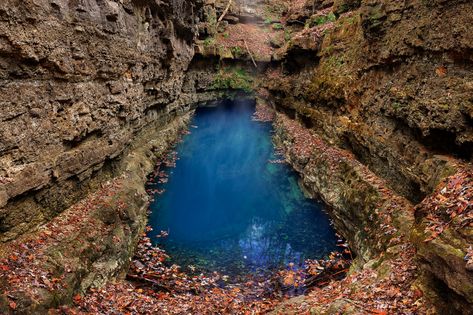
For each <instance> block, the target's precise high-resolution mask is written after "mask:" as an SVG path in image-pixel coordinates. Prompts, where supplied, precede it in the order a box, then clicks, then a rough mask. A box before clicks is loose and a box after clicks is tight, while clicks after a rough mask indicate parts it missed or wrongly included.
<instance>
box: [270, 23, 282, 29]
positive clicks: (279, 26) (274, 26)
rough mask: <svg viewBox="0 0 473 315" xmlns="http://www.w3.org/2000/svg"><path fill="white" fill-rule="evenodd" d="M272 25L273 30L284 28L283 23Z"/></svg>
mask: <svg viewBox="0 0 473 315" xmlns="http://www.w3.org/2000/svg"><path fill="white" fill-rule="evenodd" d="M272 27H273V30H282V29H284V26H283V25H282V24H281V23H274V24H273V26H272Z"/></svg>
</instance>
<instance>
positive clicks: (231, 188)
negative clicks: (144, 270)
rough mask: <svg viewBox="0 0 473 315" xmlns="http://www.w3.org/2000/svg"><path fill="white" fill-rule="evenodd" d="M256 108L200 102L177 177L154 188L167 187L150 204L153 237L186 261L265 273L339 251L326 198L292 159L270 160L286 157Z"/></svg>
mask: <svg viewBox="0 0 473 315" xmlns="http://www.w3.org/2000/svg"><path fill="white" fill-rule="evenodd" d="M253 112H254V104H252V103H251V102H250V101H245V100H240V101H238V100H237V101H234V102H223V103H222V104H221V105H220V106H218V107H216V108H199V109H198V110H197V112H196V115H195V116H194V118H193V121H192V123H191V125H193V126H192V127H191V128H189V130H190V131H191V132H192V133H191V134H189V135H186V136H185V137H184V138H183V142H181V143H180V144H178V146H177V148H176V151H177V152H178V157H179V159H178V160H177V161H176V167H175V168H164V170H166V171H167V172H168V174H169V181H168V182H167V183H165V184H151V185H150V187H149V188H150V189H156V188H160V189H161V188H164V189H165V190H166V191H165V192H164V193H163V194H162V195H156V196H155V201H154V202H153V203H152V204H151V206H150V208H151V214H150V225H151V226H152V227H153V229H154V231H153V232H151V237H152V240H153V241H154V242H156V243H157V244H158V245H160V246H161V247H164V249H165V250H166V251H167V252H168V254H170V256H171V257H172V261H173V262H174V263H177V264H179V265H181V266H182V267H186V266H189V265H192V266H195V267H197V270H206V271H208V270H217V271H220V272H222V273H224V274H228V275H242V274H245V273H261V272H264V271H267V270H271V269H274V268H281V267H284V266H286V265H287V264H289V263H291V262H292V263H294V264H295V266H302V265H303V262H304V260H305V259H308V258H310V259H314V258H323V257H324V256H325V255H327V254H328V253H329V252H331V251H334V250H336V247H335V245H336V240H337V238H336V236H335V232H334V230H333V228H332V227H331V226H330V222H329V219H328V217H327V215H326V214H325V213H324V212H323V211H322V209H323V207H324V206H323V204H321V203H320V202H317V201H315V200H309V199H307V198H305V197H304V195H303V193H302V192H301V190H300V188H299V186H298V183H297V182H298V176H297V174H296V173H295V172H294V171H293V170H292V169H291V168H290V166H288V165H286V164H272V163H270V162H269V160H275V159H278V158H279V159H280V158H281V157H279V156H277V155H276V154H275V150H274V147H273V144H272V142H271V132H272V126H271V124H270V123H261V122H255V121H252V119H251V116H252V114H253ZM162 170H163V168H162ZM161 230H164V231H169V236H168V237H167V238H164V239H161V238H156V234H158V233H159V231H161Z"/></svg>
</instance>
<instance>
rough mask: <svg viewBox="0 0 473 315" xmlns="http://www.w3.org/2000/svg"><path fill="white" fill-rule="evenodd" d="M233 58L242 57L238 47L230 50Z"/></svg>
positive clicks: (241, 50) (241, 51) (240, 49)
mask: <svg viewBox="0 0 473 315" xmlns="http://www.w3.org/2000/svg"><path fill="white" fill-rule="evenodd" d="M230 51H231V52H232V55H233V57H234V58H239V57H241V56H242V55H243V49H242V48H241V47H240V46H235V47H232V48H230Z"/></svg>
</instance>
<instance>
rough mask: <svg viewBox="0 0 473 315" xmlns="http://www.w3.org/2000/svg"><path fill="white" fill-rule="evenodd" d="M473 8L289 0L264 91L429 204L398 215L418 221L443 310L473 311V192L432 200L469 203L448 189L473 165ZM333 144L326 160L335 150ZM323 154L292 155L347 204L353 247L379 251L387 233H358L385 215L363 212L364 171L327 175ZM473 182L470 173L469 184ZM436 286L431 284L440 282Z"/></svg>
mask: <svg viewBox="0 0 473 315" xmlns="http://www.w3.org/2000/svg"><path fill="white" fill-rule="evenodd" d="M472 18H473V3H472V2H471V1H465V0H458V1H441V0H439V1H420V0H407V1H394V0H363V1H348V0H339V1H318V0H316V1H301V2H298V5H296V4H293V5H292V6H289V9H288V11H287V14H286V19H285V24H284V28H285V29H284V32H285V34H288V36H287V37H286V39H285V43H284V45H283V46H282V47H281V48H280V49H278V51H276V52H275V54H274V55H273V62H277V63H276V64H275V66H273V67H270V68H269V69H268V70H267V72H266V74H265V75H264V77H263V80H261V82H260V94H261V95H262V96H265V97H266V99H267V100H268V101H269V102H270V103H271V104H273V105H274V106H275V107H276V108H277V109H278V110H279V111H280V112H284V113H286V114H287V115H288V116H289V117H291V118H293V119H296V120H298V121H300V122H302V123H303V124H304V125H305V126H306V127H307V128H308V129H310V130H312V132H314V133H315V135H316V136H317V137H319V139H320V140H321V141H323V142H324V143H326V144H328V145H329V146H333V147H335V148H339V149H342V150H346V151H347V152H349V153H350V154H353V156H354V157H355V158H356V159H357V160H358V161H359V162H361V163H362V164H363V165H364V166H367V167H368V168H369V170H370V171H372V172H373V174H374V175H375V176H377V177H379V178H381V179H382V180H383V181H384V182H385V183H386V184H387V187H388V188H389V189H391V190H392V192H393V193H395V195H398V196H402V197H404V198H406V199H407V200H408V201H409V202H410V203H412V204H413V205H418V206H417V207H416V209H423V211H419V210H417V211H416V222H413V221H412V207H410V206H402V207H401V209H400V210H399V211H395V212H393V213H392V215H391V218H392V219H395V215H396V213H402V210H403V211H406V213H408V216H409V217H410V219H409V220H400V221H399V222H404V223H402V224H400V225H399V226H403V228H404V230H405V233H404V235H405V236H407V235H408V234H409V230H411V231H414V232H413V234H414V235H413V236H412V237H411V239H410V240H409V241H408V242H410V243H411V244H414V245H415V246H416V249H417V251H418V254H417V263H418V267H419V272H420V273H422V274H423V276H424V277H425V278H423V280H421V281H420V282H422V283H423V285H425V286H428V285H430V286H431V287H430V289H432V288H433V289H434V291H438V292H440V296H437V298H432V297H431V296H429V298H431V300H430V302H429V303H432V301H433V302H435V303H436V304H437V302H439V303H438V305H440V306H439V307H440V308H439V310H441V312H447V313H448V312H456V313H461V312H463V313H465V314H470V313H471V311H470V310H469V309H468V307H467V306H468V305H471V301H472V294H471V270H469V269H468V268H470V267H468V266H467V264H468V262H467V260H468V257H470V256H471V254H470V252H471V248H470V247H469V244H471V243H472V239H471V235H472V234H471V231H472V227H471V224H468V223H462V224H458V225H455V224H454V223H452V222H456V221H459V222H463V221H462V220H468V216H469V215H470V216H471V207H472V205H471V201H470V202H469V205H468V206H467V209H469V210H468V211H470V212H468V211H467V212H468V213H470V214H463V211H464V210H463V208H462V210H461V211H460V212H458V213H453V214H452V213H451V212H452V211H453V210H452V209H453V208H449V210H445V209H446V208H445V206H444V205H442V207H440V206H438V207H436V206H435V205H433V203H432V202H431V201H429V200H437V199H438V200H441V202H440V203H441V204H444V203H445V204H447V205H451V204H463V203H464V202H463V201H462V200H463V199H461V198H459V197H458V196H456V195H455V194H450V193H449V191H448V190H447V193H445V189H444V187H445V185H446V183H447V182H448V181H445V178H447V177H448V176H452V177H451V178H457V177H458V175H455V174H463V173H466V174H470V175H468V176H471V161H472V158H473V155H472V154H473V151H472V150H473V138H472V135H473V120H472V118H473V116H472V113H473V90H472V89H471V83H472V82H473V76H472V73H473V72H472V71H471V70H472V67H473V59H472V54H471V52H472V49H473V46H472V45H473V38H472V37H471V36H472V34H473V32H472V30H473V28H472V25H473V24H472V22H473V20H472ZM301 22H302V23H301ZM283 140H284V139H283ZM286 140H287V139H286ZM287 141H288V142H291V141H289V140H287ZM322 152H324V154H321V156H322V157H323V158H320V159H322V161H325V160H326V159H328V158H329V157H330V154H329V151H328V150H327V154H325V150H322ZM312 159H313V160H315V161H316V162H317V163H312V164H310V163H309V164H308V166H306V165H305V164H301V162H300V160H301V159H300V157H298V156H297V154H296V155H294V156H292V159H291V161H292V162H294V161H296V168H299V171H300V172H301V173H302V174H303V179H304V182H305V183H308V185H309V186H310V188H311V190H312V192H313V193H314V194H320V195H321V196H322V197H323V198H325V199H326V200H327V201H328V203H329V204H333V205H334V206H335V210H334V211H333V212H334V213H333V215H332V216H333V217H334V219H335V221H336V222H337V221H338V222H339V225H338V226H340V228H341V230H343V231H345V232H347V233H348V235H347V237H348V239H349V240H350V241H351V243H352V246H353V248H354V249H355V250H357V251H358V253H359V254H360V255H362V256H363V257H365V256H366V254H367V253H368V252H369V251H373V250H374V252H376V250H377V249H378V248H377V247H376V246H373V244H370V242H374V243H375V241H376V240H378V239H379V238H380V237H379V236H377V235H382V234H381V233H377V232H374V234H373V235H371V236H369V235H368V237H361V238H360V237H358V239H357V236H359V235H364V236H366V235H365V232H366V231H372V232H373V231H376V229H377V228H382V226H383V225H382V224H381V223H375V225H374V229H373V226H371V227H370V226H367V227H366V228H367V229H364V228H363V227H364V225H363V224H369V222H370V217H369V216H367V217H364V218H363V215H365V214H366V213H367V212H366V206H368V205H369V204H370V202H369V200H368V201H366V200H365V201H363V202H361V203H360V204H359V205H358V206H354V205H356V202H357V198H363V196H364V195H363V193H362V191H364V192H365V194H369V191H370V190H368V189H364V190H362V191H358V192H357V193H356V194H353V192H356V191H357V190H356V189H354V188H353V187H350V186H353V185H354V184H353V182H355V184H356V183H357V181H353V178H352V176H351V175H350V174H351V173H350V171H349V170H347V174H346V176H344V177H343V178H342V179H343V181H342V183H337V181H338V178H337V176H335V175H330V176H327V175H326V173H327V172H328V171H332V169H330V168H327V166H326V165H324V164H323V163H321V162H320V161H319V160H320V159H319V158H318V157H317V156H316V155H315V157H312ZM305 163H307V161H306V162H305ZM327 170H328V171H327ZM468 176H467V177H468ZM362 178H365V177H364V176H362ZM368 178H369V177H368ZM365 179H366V178H365ZM344 181H345V182H344ZM454 186H455V185H454ZM355 188H356V187H355ZM470 188H471V187H470V186H469V185H467V184H465V187H463V190H464V191H470ZM337 190H339V191H337ZM444 194H445V195H446V197H445V196H443V195H444ZM426 197H427V198H426ZM442 197H445V199H442ZM424 198H425V199H424ZM388 200H394V198H392V197H389V198H388ZM398 204H399V203H398ZM434 208H435V211H437V212H439V213H437V215H438V216H440V217H442V216H443V217H445V218H448V219H445V222H443V223H439V224H440V227H438V226H436V224H437V223H435V222H434V221H433V219H432V218H434V220H435V216H433V215H432V214H431V213H430V212H429V211H434ZM339 209H341V211H340V210H339ZM426 209H429V210H426ZM378 210H379V209H378ZM376 211H377V210H376ZM455 215H458V216H459V218H458V219H457V218H456V217H455ZM449 216H450V217H449ZM360 217H361V219H360ZM453 218H455V219H454V220H453ZM465 218H466V219H465ZM347 222H348V224H347ZM353 222H358V223H355V224H351V223H353ZM467 222H468V221H467ZM442 224H443V225H442ZM435 227H437V228H438V230H437V232H435V233H439V235H440V236H438V235H435V234H434V236H435V237H437V238H434V239H432V238H431V236H430V232H429V228H430V229H431V230H434V228H435ZM407 237H408V236H407ZM375 245H376V244H375ZM366 249H368V251H366ZM367 257H369V255H368V256H367ZM425 292H426V295H427V294H430V293H427V292H429V289H428V288H426V289H425ZM442 303H443V305H442ZM452 306H454V308H453V307H452ZM442 307H445V308H442ZM449 308H450V309H449ZM470 308H471V307H470ZM454 309H455V310H454Z"/></svg>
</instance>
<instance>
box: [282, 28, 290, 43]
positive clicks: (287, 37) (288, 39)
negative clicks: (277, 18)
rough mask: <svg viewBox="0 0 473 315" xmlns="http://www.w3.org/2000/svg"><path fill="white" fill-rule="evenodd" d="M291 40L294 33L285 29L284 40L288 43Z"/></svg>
mask: <svg viewBox="0 0 473 315" xmlns="http://www.w3.org/2000/svg"><path fill="white" fill-rule="evenodd" d="M291 38H292V33H291V31H290V30H289V29H285V30H284V40H285V41H286V42H288V41H290V40H291Z"/></svg>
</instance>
